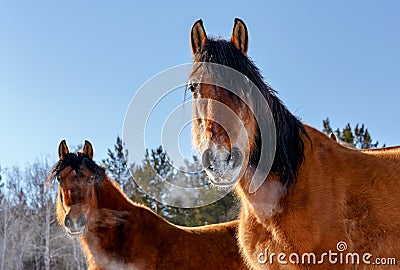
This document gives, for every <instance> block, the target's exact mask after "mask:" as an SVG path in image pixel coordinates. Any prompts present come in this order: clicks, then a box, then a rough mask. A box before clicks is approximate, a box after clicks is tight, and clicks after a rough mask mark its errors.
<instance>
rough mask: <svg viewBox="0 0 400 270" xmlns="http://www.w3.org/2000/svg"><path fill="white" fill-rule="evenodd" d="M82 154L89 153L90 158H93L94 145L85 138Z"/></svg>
mask: <svg viewBox="0 0 400 270" xmlns="http://www.w3.org/2000/svg"><path fill="white" fill-rule="evenodd" d="M82 154H84V155H87V156H88V157H89V158H90V159H92V158H93V146H92V144H91V143H90V142H89V141H86V140H85V145H84V146H83V149H82Z"/></svg>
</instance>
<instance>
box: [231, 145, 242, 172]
mask: <svg viewBox="0 0 400 270" xmlns="http://www.w3.org/2000/svg"><path fill="white" fill-rule="evenodd" d="M242 158H243V155H242V152H241V151H240V150H239V148H237V147H233V148H232V151H231V159H232V161H233V164H232V167H233V168H236V167H237V166H239V165H240V163H242Z"/></svg>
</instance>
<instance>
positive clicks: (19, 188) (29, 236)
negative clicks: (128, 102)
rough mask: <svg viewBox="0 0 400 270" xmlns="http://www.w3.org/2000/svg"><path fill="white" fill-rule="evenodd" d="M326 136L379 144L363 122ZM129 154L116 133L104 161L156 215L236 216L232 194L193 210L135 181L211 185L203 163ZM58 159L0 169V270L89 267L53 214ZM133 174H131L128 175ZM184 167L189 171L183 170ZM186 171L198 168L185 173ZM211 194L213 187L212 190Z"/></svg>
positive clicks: (180, 218)
mask: <svg viewBox="0 0 400 270" xmlns="http://www.w3.org/2000/svg"><path fill="white" fill-rule="evenodd" d="M323 125H324V129H323V131H324V132H325V133H326V134H328V135H329V134H330V133H335V134H336V136H337V138H338V139H339V140H340V141H343V142H345V143H348V144H351V145H353V146H354V147H357V148H371V147H377V146H378V142H373V141H372V138H371V135H370V133H369V131H368V130H367V129H366V128H365V127H364V125H356V127H355V129H354V130H352V129H351V127H350V125H349V124H348V125H347V126H346V127H345V128H343V129H336V130H335V131H333V130H332V128H331V126H330V122H329V119H326V120H324V121H323ZM127 157H128V152H127V150H126V149H125V148H124V146H123V143H122V140H121V139H120V138H119V137H117V140H116V143H115V145H114V146H113V147H112V148H111V149H109V151H108V155H107V157H106V158H105V159H103V160H102V163H103V164H104V166H106V168H107V172H108V174H109V176H110V177H111V178H113V179H114V180H115V181H117V182H118V183H119V185H120V186H121V188H122V190H123V191H124V192H125V193H126V194H127V196H128V197H130V198H131V199H132V200H133V201H135V202H138V203H142V204H145V205H147V206H149V207H150V208H151V209H152V210H153V211H155V212H156V213H157V214H159V215H161V216H163V217H165V218H166V219H167V220H169V221H170V222H172V223H174V224H178V225H183V226H199V225H205V224H212V223H219V222H224V221H228V220H233V219H235V218H236V216H237V213H238V209H239V206H238V203H237V201H236V200H235V198H234V196H233V194H232V193H229V194H228V195H227V196H225V197H224V198H222V199H221V200H219V201H217V202H215V203H212V204H209V205H206V206H203V207H199V208H193V209H185V208H176V207H171V206H168V205H164V204H162V203H160V202H158V201H156V200H154V199H153V198H151V197H150V196H148V195H147V194H146V193H144V192H143V191H142V190H141V188H140V187H139V186H138V185H137V184H136V182H135V181H133V179H135V180H145V181H139V182H140V183H142V184H143V183H145V184H146V185H147V186H146V187H145V188H146V190H151V191H152V192H154V193H159V194H160V193H161V194H162V192H164V191H163V190H158V189H157V188H158V187H157V185H154V184H155V183H156V182H157V181H158V180H157V177H156V175H157V173H158V174H159V175H161V176H163V177H164V178H166V179H167V180H170V181H172V182H173V181H175V182H179V181H185V183H186V185H187V183H189V184H190V185H192V186H207V184H208V182H207V178H206V176H205V174H204V172H202V171H201V170H198V168H200V166H201V164H200V161H199V160H197V159H196V158H195V157H194V162H192V163H190V162H186V163H185V165H184V166H185V167H186V168H183V169H184V170H177V169H176V168H173V167H172V166H171V164H169V162H168V155H167V153H165V151H163V149H162V148H161V147H158V148H156V149H152V150H149V151H147V152H146V153H145V156H144V159H143V161H142V163H141V164H130V163H129V160H128V159H127ZM53 163H55V161H51V162H50V161H49V160H46V159H45V160H40V161H36V162H34V163H32V164H31V165H28V166H26V167H24V168H21V167H13V168H1V167H0V270H4V269H46V270H47V269H86V268H87V265H86V260H85V258H84V255H83V253H82V251H81V249H80V246H79V242H78V240H77V239H72V238H70V237H67V235H66V234H65V232H63V230H62V228H61V226H60V225H59V224H58V222H57V219H56V216H55V198H56V190H57V186H56V185H57V184H56V183H53V184H51V185H50V186H49V187H46V183H45V182H46V181H45V179H46V178H47V175H48V172H49V171H50V167H51V165H52V164H53ZM129 169H130V170H131V172H132V175H133V178H132V176H131V174H130V173H129ZM185 169H186V170H185ZM183 171H192V172H193V171H197V172H196V173H184V172H183ZM209 192H213V189H211V188H210V189H209Z"/></svg>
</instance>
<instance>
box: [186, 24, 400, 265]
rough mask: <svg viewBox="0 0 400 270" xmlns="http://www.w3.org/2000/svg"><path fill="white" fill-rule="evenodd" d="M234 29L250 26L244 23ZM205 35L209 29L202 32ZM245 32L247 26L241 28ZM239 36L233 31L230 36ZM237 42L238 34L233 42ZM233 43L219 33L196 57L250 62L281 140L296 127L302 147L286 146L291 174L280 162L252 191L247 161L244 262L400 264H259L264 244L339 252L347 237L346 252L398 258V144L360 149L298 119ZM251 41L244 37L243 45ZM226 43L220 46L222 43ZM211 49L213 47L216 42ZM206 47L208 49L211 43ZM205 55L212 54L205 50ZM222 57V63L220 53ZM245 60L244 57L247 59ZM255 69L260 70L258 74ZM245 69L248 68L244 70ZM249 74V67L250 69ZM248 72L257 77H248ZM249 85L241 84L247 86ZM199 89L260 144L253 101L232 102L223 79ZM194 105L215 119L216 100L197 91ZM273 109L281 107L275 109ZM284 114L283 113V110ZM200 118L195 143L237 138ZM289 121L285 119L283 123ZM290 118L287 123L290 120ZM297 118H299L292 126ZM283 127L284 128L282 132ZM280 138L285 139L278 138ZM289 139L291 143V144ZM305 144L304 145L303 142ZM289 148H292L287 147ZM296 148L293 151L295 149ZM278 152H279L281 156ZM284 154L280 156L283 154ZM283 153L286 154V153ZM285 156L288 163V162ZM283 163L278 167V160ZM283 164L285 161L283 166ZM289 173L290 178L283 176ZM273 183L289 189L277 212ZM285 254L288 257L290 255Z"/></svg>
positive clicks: (242, 194) (274, 248)
mask: <svg viewBox="0 0 400 270" xmlns="http://www.w3.org/2000/svg"><path fill="white" fill-rule="evenodd" d="M235 28H236V22H235V27H234V31H233V35H235V33H236V31H247V30H246V28H244V27H241V28H239V29H235ZM204 35H205V32H204ZM240 35H241V36H246V35H245V34H243V33H242V34H240ZM234 39H235V38H234V37H232V38H231V43H232V42H233V41H232V40H234ZM233 43H235V42H233ZM231 45H232V44H229V42H226V41H221V40H210V41H207V42H206V43H205V44H204V45H203V46H204V47H202V48H200V49H199V50H198V51H200V53H195V54H194V59H195V62H202V61H207V59H208V60H209V62H212V61H215V59H219V58H218V57H220V55H218V53H220V54H221V55H223V56H221V58H220V59H223V57H225V55H228V56H227V57H229V56H231V55H235V57H236V58H235V59H234V60H232V61H228V60H229V59H228V60H226V61H225V62H226V63H234V64H237V63H241V64H237V66H233V65H234V64H232V66H230V67H231V68H235V69H236V70H239V69H242V70H246V69H244V68H243V65H245V64H246V65H248V66H250V68H249V69H252V71H253V78H255V81H254V82H255V83H256V82H257V83H258V86H259V87H261V90H262V91H265V92H264V93H263V94H264V96H265V98H266V99H267V101H268V102H269V105H270V107H271V110H272V111H273V115H274V117H277V118H275V119H274V120H275V123H276V125H277V133H278V135H280V136H277V140H278V147H279V146H281V147H282V145H283V146H285V147H290V146H293V141H294V139H293V136H289V137H288V139H287V141H283V140H282V138H283V137H284V136H285V135H286V134H287V132H289V131H291V133H290V134H291V135H296V136H299V137H300V140H298V141H295V142H296V143H297V142H298V144H296V145H295V146H296V147H294V148H292V149H297V151H298V153H293V151H292V150H291V151H287V152H285V153H286V157H289V158H288V159H289V161H290V160H295V161H296V162H297V163H296V162H293V163H289V164H297V167H296V166H292V167H291V169H292V171H293V174H292V175H291V179H289V180H288V181H282V179H280V178H282V174H280V173H281V172H280V171H279V170H275V171H271V172H270V173H269V175H268V177H267V179H266V181H265V182H264V183H263V185H262V186H261V187H260V189H258V190H257V191H256V192H255V193H250V192H249V183H250V182H251V180H252V176H253V169H254V166H248V167H247V168H246V170H247V171H246V173H245V174H244V176H243V177H242V178H241V179H240V182H239V184H238V186H237V187H236V189H235V191H236V194H237V195H238V197H239V198H240V200H241V213H240V217H239V220H240V225H239V234H238V239H239V245H240V248H241V251H242V254H243V256H244V257H245V259H246V261H247V263H248V264H249V265H251V267H253V268H254V269H398V266H386V268H383V266H379V265H374V264H370V265H367V264H362V263H360V264H358V265H357V264H339V263H336V264H331V263H329V262H328V260H325V261H324V263H323V264H287V265H284V264H279V263H278V262H277V260H276V257H275V261H274V263H273V264H269V263H268V262H267V263H266V264H262V263H260V262H259V261H258V259H259V256H260V254H262V253H264V254H265V251H266V250H267V251H268V253H269V255H270V254H272V253H274V254H275V255H277V254H279V253H281V252H282V253H284V254H286V256H289V255H290V254H291V253H297V254H299V255H300V256H302V254H304V253H310V252H313V253H315V254H316V256H317V258H320V256H321V254H322V253H324V252H329V250H331V251H333V252H338V250H337V243H338V242H340V241H344V242H345V243H346V244H347V246H348V247H347V250H346V252H345V253H343V254H345V255H346V254H347V252H350V253H354V252H357V253H358V254H360V256H362V255H363V254H364V253H371V254H372V255H373V257H372V258H371V261H372V262H374V261H373V260H374V259H375V258H377V257H380V258H396V259H397V264H398V263H399V262H400V261H399V260H400V244H399V243H400V195H399V194H400V147H393V148H390V149H377V150H357V149H352V148H349V147H345V146H343V145H341V144H339V143H337V141H336V140H334V139H331V138H329V137H327V136H326V135H324V134H323V133H321V132H319V131H318V130H316V129H314V128H312V127H310V126H307V125H304V124H302V123H301V122H300V121H298V120H297V119H296V118H295V117H294V116H293V115H292V114H291V113H290V112H289V111H288V110H287V109H286V108H285V107H284V106H283V105H282V104H281V103H280V100H279V99H277V97H276V96H275V95H274V93H275V92H274V91H273V90H272V89H271V88H270V87H269V86H267V85H266V84H265V83H263V82H262V77H261V75H258V69H257V68H256V67H255V66H254V65H253V64H252V63H250V62H249V61H248V59H246V58H243V57H246V55H245V53H243V52H242V51H241V50H240V48H238V47H237V46H236V44H233V45H234V46H235V47H236V49H239V51H240V52H241V55H239V54H238V53H237V52H235V51H233V50H232V49H231V48H232V46H231ZM245 47H246V48H247V44H246V46H245ZM216 48H218V49H221V48H222V49H224V50H225V51H223V52H218V51H217V49H216ZM211 49H213V50H211ZM207 50H209V51H207ZM207 57H208V58H207ZM215 63H217V64H223V63H221V62H218V61H215ZM243 63H244V64H243ZM254 74H256V75H254ZM245 75H246V76H248V74H245ZM250 75H252V74H250ZM250 79H252V78H251V77H250ZM245 90H246V89H243V91H245ZM193 92H194V95H195V94H199V95H201V96H202V97H203V98H206V99H212V100H216V101H218V102H221V103H223V104H225V105H227V106H228V107H229V108H231V109H232V110H234V111H235V112H236V114H237V115H238V116H239V117H241V120H242V122H243V124H244V126H245V127H246V130H247V132H248V139H249V143H250V145H251V149H250V152H249V153H244V154H247V155H251V152H255V151H256V150H257V149H256V148H257V143H255V141H256V138H257V133H256V131H257V130H256V128H255V127H256V126H257V123H256V122H255V119H254V117H253V116H251V115H250V114H248V111H249V110H248V109H247V108H246V107H245V106H243V104H240V103H239V102H237V103H235V100H237V99H234V98H231V97H230V96H229V95H228V94H226V92H227V91H226V90H225V89H223V88H220V87H210V86H209V85H204V84H200V85H199V86H197V88H196V89H195V91H193ZM193 103H194V106H195V110H193V119H199V118H200V117H202V119H216V114H217V112H216V111H214V110H213V108H212V107H208V108H206V107H205V106H202V104H205V103H199V102H198V101H197V100H196V97H195V96H194V98H193ZM274 110H276V111H274ZM278 117H280V118H278ZM202 121H205V120H201V121H193V127H192V135H193V138H194V144H195V145H196V146H197V147H198V149H199V150H200V151H205V149H204V145H207V144H209V142H208V141H212V143H214V144H216V145H217V146H224V145H228V147H226V146H224V147H225V148H229V145H231V144H232V145H234V144H237V142H236V141H235V138H230V141H229V138H226V135H225V134H226V133H227V132H228V133H230V134H234V133H235V128H236V129H237V128H238V127H235V126H234V125H233V126H228V129H232V130H227V131H223V132H222V129H220V128H217V127H218V126H217V125H213V124H212V121H211V120H207V121H208V122H209V123H208V124H207V125H204V123H202ZM282 123H285V124H282ZM286 123H290V124H286ZM292 126H296V129H293V128H292ZM285 132H286V134H285ZM279 144H282V145H279ZM291 144H292V145H291ZM299 146H300V147H299ZM286 149H288V148H286ZM294 154H296V155H294ZM279 158H281V157H279V156H278V157H277V156H276V155H275V160H274V161H276V160H277V159H278V160H277V161H280V160H279ZM281 159H282V158H281ZM284 161H285V160H284ZM287 164H288V163H285V164H284V165H287ZM277 168H280V167H277ZM283 168H288V167H287V166H286V167H283ZM283 180H286V179H283ZM271 184H275V185H276V186H278V187H279V186H283V190H284V191H285V192H284V193H283V194H282V195H281V196H278V198H279V200H278V201H277V203H278V204H277V206H276V208H274V209H272V210H276V211H275V212H271V213H266V210H268V209H266V207H265V201H266V198H268V197H271V192H272V191H271V189H269V187H270V185H271ZM286 260H287V257H286Z"/></svg>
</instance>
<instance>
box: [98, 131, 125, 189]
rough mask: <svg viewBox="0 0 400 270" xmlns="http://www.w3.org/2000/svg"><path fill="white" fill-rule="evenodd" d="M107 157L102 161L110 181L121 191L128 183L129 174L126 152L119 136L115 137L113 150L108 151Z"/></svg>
mask: <svg viewBox="0 0 400 270" xmlns="http://www.w3.org/2000/svg"><path fill="white" fill-rule="evenodd" d="M107 155H108V157H107V158H106V159H103V163H104V164H105V165H106V168H107V171H108V172H109V174H110V175H111V177H112V179H114V181H116V182H117V183H118V184H119V185H120V186H121V188H122V189H123V188H124V186H125V185H126V184H127V182H128V181H129V178H130V173H129V170H128V150H127V149H125V148H124V145H123V143H122V140H121V138H120V137H119V136H117V141H116V143H115V144H114V149H113V150H111V149H108V154H107Z"/></svg>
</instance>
